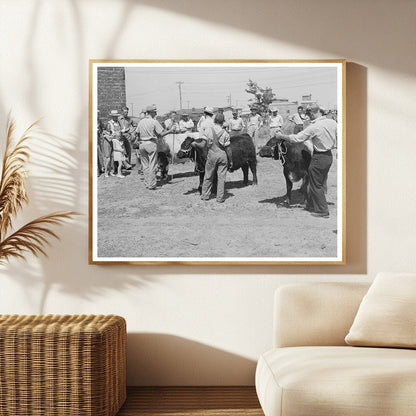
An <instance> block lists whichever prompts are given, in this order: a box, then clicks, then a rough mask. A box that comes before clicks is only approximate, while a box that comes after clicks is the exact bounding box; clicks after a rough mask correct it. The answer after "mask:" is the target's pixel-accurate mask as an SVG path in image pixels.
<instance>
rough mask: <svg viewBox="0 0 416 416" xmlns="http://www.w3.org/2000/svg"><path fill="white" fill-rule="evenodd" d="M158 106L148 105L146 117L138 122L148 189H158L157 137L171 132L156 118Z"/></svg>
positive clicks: (137, 130)
mask: <svg viewBox="0 0 416 416" xmlns="http://www.w3.org/2000/svg"><path fill="white" fill-rule="evenodd" d="M156 114H157V109H156V106H155V105H154V104H153V105H150V106H148V107H146V117H145V118H143V119H142V120H140V121H139V123H138V124H137V129H136V133H137V134H138V136H139V140H140V150H139V151H140V159H141V162H142V166H143V174H144V183H145V186H146V188H147V189H150V190H155V189H156V169H157V138H159V137H164V136H166V135H167V134H169V133H171V130H164V129H163V127H162V125H161V124H160V123H159V122H158V121H157V120H156V118H155V117H156Z"/></svg>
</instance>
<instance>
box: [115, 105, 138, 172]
mask: <svg viewBox="0 0 416 416" xmlns="http://www.w3.org/2000/svg"><path fill="white" fill-rule="evenodd" d="M121 111H122V114H121V116H120V117H119V119H118V122H119V124H120V127H121V139H122V141H123V146H124V149H125V150H126V161H127V162H128V164H129V165H131V149H132V141H133V136H134V130H135V129H134V126H133V120H132V119H131V118H130V117H129V108H128V107H126V106H124V107H123V108H122V109H121ZM130 169H131V167H130Z"/></svg>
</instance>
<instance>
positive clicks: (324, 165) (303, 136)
mask: <svg viewBox="0 0 416 416" xmlns="http://www.w3.org/2000/svg"><path fill="white" fill-rule="evenodd" d="M308 115H309V117H310V118H311V120H312V122H311V124H310V125H309V126H308V127H306V128H305V129H304V130H302V131H301V132H299V133H297V134H290V135H284V134H282V133H277V134H276V137H277V138H278V139H283V140H286V141H288V142H292V143H301V142H304V141H305V140H308V139H310V140H312V144H313V155H312V159H311V163H310V165H309V170H308V173H309V192H308V197H307V202H306V209H307V210H308V211H310V212H312V215H313V216H315V217H324V218H328V217H329V210H328V203H327V201H326V198H325V184H326V180H327V177H328V172H329V169H330V167H331V165H332V160H333V157H332V152H331V149H333V148H334V146H335V143H336V140H337V123H336V122H335V121H334V120H332V119H328V118H327V117H325V116H322V114H321V110H320V108H319V106H317V105H313V106H312V107H311V108H310V110H309V111H308Z"/></svg>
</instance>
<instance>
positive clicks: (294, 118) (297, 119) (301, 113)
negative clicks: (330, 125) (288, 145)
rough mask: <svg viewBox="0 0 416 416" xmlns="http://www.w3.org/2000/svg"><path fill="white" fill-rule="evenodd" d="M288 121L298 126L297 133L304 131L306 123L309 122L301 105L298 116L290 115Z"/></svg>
mask: <svg viewBox="0 0 416 416" xmlns="http://www.w3.org/2000/svg"><path fill="white" fill-rule="evenodd" d="M288 119H289V120H290V121H293V122H294V123H295V124H296V127H297V128H296V130H295V131H296V132H299V131H301V130H303V127H304V124H305V121H306V120H307V117H306V115H305V111H304V108H303V107H302V106H301V105H300V106H299V107H298V112H297V113H296V114H292V115H290V116H289V117H288Z"/></svg>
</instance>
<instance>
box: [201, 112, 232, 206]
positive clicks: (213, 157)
mask: <svg viewBox="0 0 416 416" xmlns="http://www.w3.org/2000/svg"><path fill="white" fill-rule="evenodd" d="M223 124H224V115H223V114H220V113H218V114H217V115H216V116H215V118H214V126H211V127H205V129H204V136H205V138H206V140H207V146H208V155H207V162H206V164H205V177H204V182H203V184H202V194H201V199H202V200H203V201H207V200H209V198H210V196H211V190H212V186H213V182H214V178H215V177H217V178H218V183H217V202H224V201H225V197H224V196H225V179H226V175H227V168H229V169H230V170H231V169H232V154H231V147H230V135H229V134H228V133H227V132H226V131H225V129H224V128H223V127H222V126H223Z"/></svg>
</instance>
